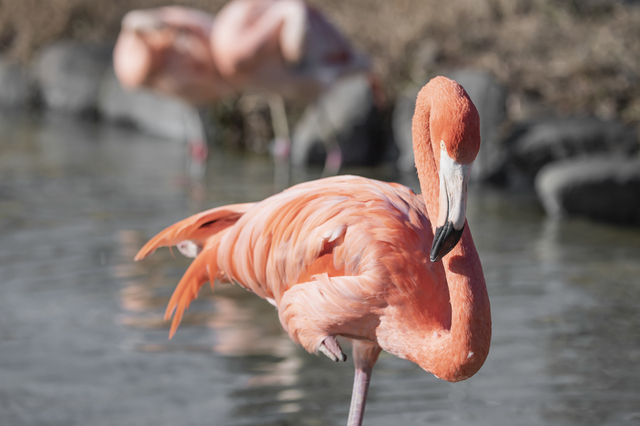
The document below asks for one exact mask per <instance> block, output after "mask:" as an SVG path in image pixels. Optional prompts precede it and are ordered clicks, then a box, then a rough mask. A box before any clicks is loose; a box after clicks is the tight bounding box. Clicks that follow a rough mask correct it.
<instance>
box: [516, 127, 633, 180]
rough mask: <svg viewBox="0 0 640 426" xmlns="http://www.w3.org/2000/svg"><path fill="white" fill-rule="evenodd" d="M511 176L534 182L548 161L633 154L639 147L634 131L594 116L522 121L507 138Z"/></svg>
mask: <svg viewBox="0 0 640 426" xmlns="http://www.w3.org/2000/svg"><path fill="white" fill-rule="evenodd" d="M507 144H508V146H509V148H510V157H511V160H510V162H509V164H510V167H511V169H510V171H509V175H510V179H511V180H512V181H522V182H523V183H524V184H526V185H530V184H532V183H533V181H534V179H535V175H536V174H537V173H538V171H539V170H540V169H541V168H542V167H543V166H544V165H545V164H547V163H550V162H552V161H558V160H562V159H567V158H572V157H578V156H584V155H590V154H597V153H602V154H605V153H609V154H616V153H617V154H632V153H634V152H635V151H637V150H638V148H640V146H639V145H638V140H637V136H636V134H635V131H634V130H633V129H631V128H629V127H627V126H625V125H623V124H622V123H618V122H614V121H602V120H600V119H597V118H595V117H573V118H551V119H542V120H538V121H535V122H531V123H523V124H521V125H519V126H518V127H517V128H516V129H515V131H514V132H513V134H512V136H510V137H509V138H508V141H507Z"/></svg>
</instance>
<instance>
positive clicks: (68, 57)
mask: <svg viewBox="0 0 640 426" xmlns="http://www.w3.org/2000/svg"><path fill="white" fill-rule="evenodd" d="M35 64H36V65H35V75H36V78H37V81H38V83H39V85H40V88H41V91H42V97H43V100H44V103H45V105H46V106H47V107H48V108H50V109H53V110H61V111H65V112H70V113H74V114H86V113H90V114H92V113H95V111H96V104H97V100H98V88H99V86H100V81H101V79H102V76H103V74H104V72H105V71H106V70H107V69H108V68H109V67H110V64H111V48H110V47H108V46H105V45H99V44H86V43H80V42H77V41H73V40H62V41H58V42H55V43H53V44H51V45H49V46H47V47H45V48H44V49H42V51H40V53H39V54H38V57H37V58H36V62H35Z"/></svg>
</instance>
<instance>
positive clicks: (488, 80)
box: [392, 69, 507, 183]
mask: <svg viewBox="0 0 640 426" xmlns="http://www.w3.org/2000/svg"><path fill="white" fill-rule="evenodd" d="M447 77H449V78H451V79H453V80H455V81H457V82H458V83H460V84H461V85H462V86H463V87H464V89H465V90H466V91H467V93H468V94H469V97H470V98H471V100H472V101H473V103H474V105H475V106H476V108H477V109H478V114H479V115H480V137H481V139H482V143H481V145H480V152H479V153H478V157H477V158H476V160H475V162H474V164H473V168H472V169H471V170H472V175H471V180H472V181H480V182H486V181H491V182H496V183H500V182H502V181H503V180H504V165H505V162H506V159H507V151H506V148H505V147H504V146H503V144H501V140H502V135H501V128H502V125H503V122H504V121H505V119H506V100H507V89H506V87H505V86H503V85H502V84H500V83H498V82H497V81H496V80H495V79H494V78H493V77H492V76H491V75H490V74H487V73H485V72H482V71H475V70H470V69H460V70H455V71H452V72H450V73H448V74H447ZM425 84H426V82H425ZM421 88H422V86H418V85H414V86H411V87H409V88H407V89H406V90H405V91H404V92H403V93H402V94H401V95H400V96H399V97H398V99H397V101H396V106H395V110H394V113H393V120H392V126H393V136H394V140H395V142H396V145H398V148H399V149H400V158H399V159H398V163H397V164H398V168H399V169H400V170H401V171H404V172H412V171H414V170H415V165H414V160H413V141H412V135H411V120H412V119H413V113H414V110H415V103H416V99H417V97H418V92H419V91H420V89H421Z"/></svg>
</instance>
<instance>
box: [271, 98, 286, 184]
mask: <svg viewBox="0 0 640 426" xmlns="http://www.w3.org/2000/svg"><path fill="white" fill-rule="evenodd" d="M269 111H270V112H271V125H272V126H273V133H274V135H275V148H274V155H273V157H274V159H275V163H276V164H275V171H274V181H275V185H276V189H284V188H286V187H287V186H289V180H290V178H291V176H290V174H291V170H290V169H291V166H290V161H289V157H290V153H291V137H290V136H289V121H288V120H287V112H286V109H285V106H284V100H283V99H282V96H280V95H278V94H276V93H274V94H271V96H269Z"/></svg>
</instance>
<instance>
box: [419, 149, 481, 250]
mask: <svg viewBox="0 0 640 426" xmlns="http://www.w3.org/2000/svg"><path fill="white" fill-rule="evenodd" d="M440 146H441V151H440V172H439V174H440V198H439V205H440V211H439V213H438V218H437V222H436V233H435V236H434V239H433V245H432V246H431V253H430V256H429V257H430V258H431V261H432V262H437V261H439V260H441V259H442V258H443V257H444V256H446V255H447V253H449V252H450V251H451V250H453V248H454V247H455V246H456V244H458V241H460V237H462V231H464V225H465V222H466V218H465V214H466V209H467V184H468V182H469V176H470V174H471V164H460V163H458V162H456V161H454V160H453V159H452V158H451V157H449V154H447V150H446V148H445V145H444V142H441V144H440Z"/></svg>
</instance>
